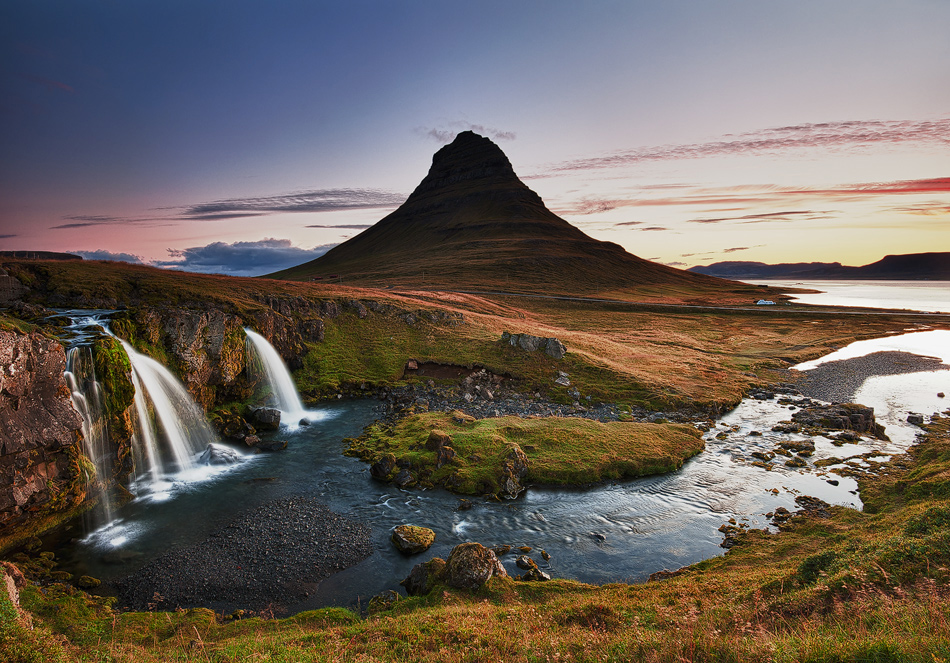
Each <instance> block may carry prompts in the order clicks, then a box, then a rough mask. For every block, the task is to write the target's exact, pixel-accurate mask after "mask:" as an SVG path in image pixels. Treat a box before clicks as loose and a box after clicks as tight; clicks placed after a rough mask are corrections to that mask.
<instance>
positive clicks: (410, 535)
mask: <svg viewBox="0 0 950 663" xmlns="http://www.w3.org/2000/svg"><path fill="white" fill-rule="evenodd" d="M391 540H392V542H393V545H394V546H396V549H397V550H398V551H399V552H401V553H402V554H404V555H417V554H419V553H421V552H425V551H426V550H428V549H429V546H431V545H432V543H433V541H435V532H433V531H432V530H431V529H429V528H428V527H419V526H418V525H399V526H398V527H396V528H395V529H394V530H393V534H392V537H391Z"/></svg>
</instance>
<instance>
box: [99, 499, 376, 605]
mask: <svg viewBox="0 0 950 663" xmlns="http://www.w3.org/2000/svg"><path fill="white" fill-rule="evenodd" d="M372 552H373V546H372V543H371V541H370V529H369V528H368V527H366V526H365V525H363V524H361V523H358V522H355V521H353V520H350V519H348V518H345V517H344V516H341V515H339V514H336V513H333V512H332V511H330V509H329V508H328V507H327V506H326V505H325V504H323V503H321V502H318V501H317V500H314V499H311V498H307V497H292V498H287V499H281V500H275V501H272V502H268V503H266V504H264V505H262V506H260V507H258V508H257V509H255V510H254V511H252V512H250V513H249V514H247V515H245V516H243V517H241V518H239V519H237V520H235V521H234V522H232V523H230V524H229V525H226V526H224V527H222V528H221V529H219V530H217V531H216V532H214V533H212V534H211V535H210V536H208V538H207V539H205V540H204V541H201V542H200V543H198V544H195V545H193V546H189V547H186V548H180V549H176V550H172V551H169V552H167V553H165V554H163V555H160V556H159V557H157V558H155V559H154V560H152V561H151V562H149V563H148V564H147V565H146V566H145V567H143V568H142V569H140V570H139V571H137V572H135V573H133V574H131V575H129V576H127V577H125V578H123V579H122V580H120V581H118V582H117V583H116V587H117V589H118V590H119V604H120V605H121V606H123V607H125V608H128V609H131V610H171V609H175V608H190V607H206V608H212V609H213V610H216V611H218V612H232V611H234V610H237V609H245V610H253V611H270V612H273V613H274V614H282V613H285V612H287V611H288V607H289V606H292V605H293V604H295V603H299V602H301V601H303V600H305V599H306V598H307V596H308V594H309V592H311V591H313V590H314V589H315V587H316V585H315V583H318V582H319V581H320V580H322V579H323V578H326V577H328V576H330V575H332V574H334V573H336V572H337V571H342V570H343V569H345V568H347V567H349V566H353V565H354V564H356V563H358V562H360V561H362V560H363V559H365V558H366V557H368V556H369V555H370V554H372Z"/></svg>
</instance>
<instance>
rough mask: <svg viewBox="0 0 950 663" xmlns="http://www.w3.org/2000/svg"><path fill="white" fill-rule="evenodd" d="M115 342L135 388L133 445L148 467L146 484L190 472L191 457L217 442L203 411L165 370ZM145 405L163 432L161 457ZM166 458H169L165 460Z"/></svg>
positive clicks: (193, 457)
mask: <svg viewBox="0 0 950 663" xmlns="http://www.w3.org/2000/svg"><path fill="white" fill-rule="evenodd" d="M119 342H120V343H121V344H122V348H123V349H124V350H125V353H126V354H127V355H128V357H129V362H130V363H131V365H132V383H133V385H134V386H135V411H136V415H137V419H138V430H137V431H136V435H135V439H134V442H133V443H134V444H135V445H136V446H138V447H139V451H140V452H141V455H140V456H139V457H140V458H142V457H144V460H145V461H146V462H147V464H148V468H147V472H148V475H149V479H150V482H151V483H155V482H157V481H160V480H161V478H162V476H163V475H164V474H167V473H169V472H175V471H182V470H188V469H191V468H192V467H194V466H195V456H196V455H197V454H198V453H199V452H201V451H203V450H205V449H206V448H207V447H208V445H209V444H211V443H213V442H217V440H218V438H217V435H215V433H214V431H213V430H212V429H211V426H210V425H208V422H207V420H206V419H205V415H204V412H202V410H201V408H199V407H198V405H197V404H196V403H195V401H194V400H193V399H192V398H191V395H190V394H189V393H188V392H187V391H186V390H185V388H184V387H183V386H182V384H181V383H180V382H179V381H178V380H177V379H175V376H174V375H172V374H171V372H170V371H169V370H168V369H167V368H165V367H164V366H162V365H161V364H160V363H158V362H157V361H155V360H154V359H152V358H151V357H146V356H145V355H143V354H141V353H139V352H136V350H135V349H134V348H133V347H132V346H131V345H129V344H128V343H126V342H125V341H123V340H121V339H119ZM149 405H151V411H152V412H153V413H154V419H155V424H157V426H158V427H160V428H161V430H162V432H163V433H164V436H162V437H163V438H164V440H165V441H166V442H167V444H166V445H165V449H166V450H167V452H168V454H163V449H162V447H161V445H160V444H159V439H160V437H159V435H158V434H157V431H156V429H155V427H153V425H152V418H151V417H149V416H148V415H149V409H150V408H149ZM167 455H170V456H171V458H170V459H168V460H166V456H167ZM169 461H171V462H169Z"/></svg>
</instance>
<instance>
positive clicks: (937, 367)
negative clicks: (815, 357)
mask: <svg viewBox="0 0 950 663" xmlns="http://www.w3.org/2000/svg"><path fill="white" fill-rule="evenodd" d="M946 370H950V366H948V365H947V364H944V363H943V362H941V360H940V359H936V358H934V357H925V356H922V355H916V354H913V353H910V352H900V351H894V350H888V351H881V352H873V353H871V354H867V355H863V356H861V357H853V358H851V359H839V360H837V361H829V362H825V363H823V364H819V365H818V366H816V367H815V368H811V369H809V370H807V371H799V370H796V369H794V368H789V369H788V373H787V374H788V376H789V378H790V381H791V382H794V383H795V384H796V385H797V386H798V389H799V391H801V392H802V394H803V395H805V396H808V397H809V398H816V399H818V400H823V401H828V402H830V403H835V402H837V403H848V402H852V401H853V399H854V397H855V394H856V393H857V392H858V390H859V389H860V388H861V385H863V384H864V382H865V380H867V379H868V378H872V377H878V376H884V375H902V374H907V373H921V372H931V371H946Z"/></svg>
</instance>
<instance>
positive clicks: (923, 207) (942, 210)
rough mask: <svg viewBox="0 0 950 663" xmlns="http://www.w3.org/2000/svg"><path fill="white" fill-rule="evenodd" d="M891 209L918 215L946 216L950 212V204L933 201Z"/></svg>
mask: <svg viewBox="0 0 950 663" xmlns="http://www.w3.org/2000/svg"><path fill="white" fill-rule="evenodd" d="M889 211H892V212H902V213H904V214H916V215H918V216H945V215H948V214H950V205H948V204H947V203H946V202H931V203H921V204H919V205H908V206H906V207H893V208H891V209H890V210H889Z"/></svg>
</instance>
